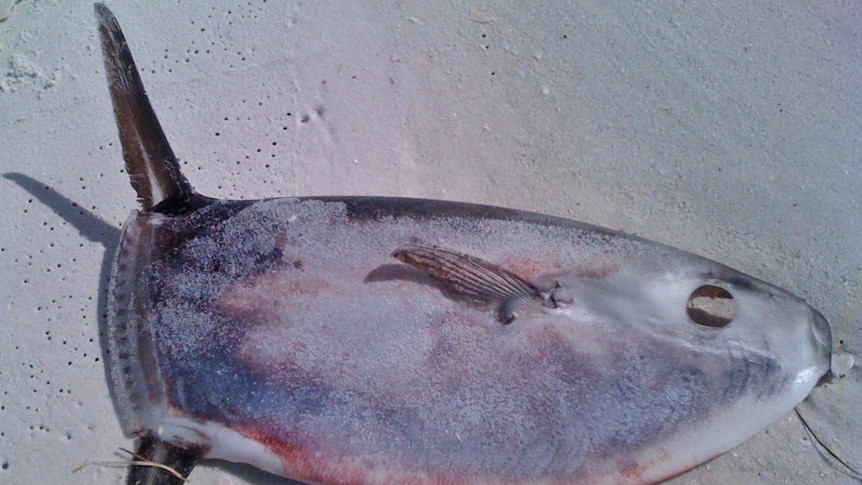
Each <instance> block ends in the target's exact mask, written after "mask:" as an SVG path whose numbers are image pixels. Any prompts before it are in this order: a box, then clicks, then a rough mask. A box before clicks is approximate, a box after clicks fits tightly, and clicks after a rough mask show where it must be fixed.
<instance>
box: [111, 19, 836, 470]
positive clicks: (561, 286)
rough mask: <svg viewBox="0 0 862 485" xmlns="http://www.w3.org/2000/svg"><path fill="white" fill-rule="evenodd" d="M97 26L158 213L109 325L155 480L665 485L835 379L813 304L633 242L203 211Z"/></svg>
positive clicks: (485, 211) (332, 211) (127, 258)
mask: <svg viewBox="0 0 862 485" xmlns="http://www.w3.org/2000/svg"><path fill="white" fill-rule="evenodd" d="M96 14H97V17H98V20H99V34H100V36H101V43H102V50H103V54H104V60H105V68H106V71H107V77H108V85H109V88H110V94H111V99H112V101H113V106H114V113H115V115H116V121H117V125H118V128H119V132H120V139H121V142H122V147H123V155H124V158H125V162H126V169H127V171H128V173H129V176H130V178H131V183H132V186H133V187H134V189H135V191H136V192H137V195H138V200H139V202H140V205H141V209H140V210H136V211H134V212H133V213H132V214H131V216H130V217H129V219H128V220H127V221H126V223H125V224H124V226H123V231H122V236H121V240H120V243H119V248H118V251H117V254H116V259H115V261H114V265H113V270H112V276H111V281H110V290H109V303H108V305H109V312H108V350H109V357H110V358H109V368H110V380H111V384H112V388H113V391H114V396H115V399H116V409H117V411H118V414H119V418H120V422H121V424H122V428H123V430H124V432H125V433H126V434H127V435H129V436H131V437H135V438H139V440H140V445H139V447H138V454H139V455H141V456H139V458H141V459H146V460H152V461H154V462H158V463H164V464H167V465H169V466H171V467H174V468H175V469H176V471H177V472H179V473H187V472H188V471H190V470H191V468H192V467H193V466H194V464H195V463H196V462H197V460H200V459H205V458H214V459H222V460H228V461H232V462H241V463H248V464H251V465H253V466H256V467H259V468H261V469H263V470H266V471H269V472H271V473H274V474H277V475H280V476H284V477H288V478H292V479H295V480H299V481H302V482H307V483H320V484H413V485H425V484H513V485H514V484H518V485H526V484H545V485H551V484H645V483H653V482H656V481H659V480H662V479H664V478H667V477H671V476H673V475H676V474H678V473H681V472H683V471H685V470H688V469H690V468H692V467H694V466H695V465H697V464H699V463H703V462H704V461H706V460H709V459H710V458H712V457H715V456H717V455H719V454H721V453H723V452H725V451H727V450H729V449H731V448H733V447H734V446H736V445H738V444H740V443H741V442H743V441H745V440H746V439H748V438H749V437H751V436H752V435H753V434H755V433H757V432H758V431H760V430H762V429H764V428H765V427H766V426H767V425H769V424H770V423H771V422H772V421H774V420H776V419H777V418H779V417H781V416H782V415H784V414H785V413H787V412H788V411H790V410H792V409H793V408H794V407H795V406H796V405H797V404H798V403H799V402H800V401H802V400H803V399H804V398H805V397H806V396H807V395H808V393H809V392H810V391H811V389H812V387H813V386H814V385H815V384H816V383H817V382H818V379H820V377H821V376H823V375H824V374H825V373H826V372H827V371H828V370H829V365H830V355H831V334H830V329H829V325H828V323H827V322H826V320H825V319H824V318H823V317H822V316H821V315H820V314H819V313H818V312H817V311H816V310H814V309H813V308H811V307H810V306H808V305H807V304H806V303H805V302H804V301H803V300H802V299H800V298H798V297H796V296H794V295H792V294H790V293H788V292H787V291H784V290H782V289H780V288H777V287H775V286H773V285H770V284H768V283H765V282H763V281H760V280H757V279H755V278H753V277H751V276H747V275H745V274H742V273H740V272H737V271H735V270H733V269H731V268H728V267H727V266H724V265H722V264H719V263H716V262H714V261H710V260H708V259H705V258H702V257H699V256H696V255H693V254H690V253H687V252H684V251H680V250H677V249H673V248H670V247H668V246H665V245H662V244H658V243H654V242H650V241H646V240H644V239H640V238H637V237H633V236H630V235H626V234H623V233H620V232H616V231H612V230H609V229H603V228H600V227H596V226H592V225H588V224H584V223H580V222H574V221H570V220H565V219H561V218H557V217H551V216H546V215H540V214H535V213H529V212H522V211H517V210H511V209H503V208H497V207H488V206H482V205H474V204H465V203H456V202H444V201H432V200H418V199H404V198H384V197H295V198H278V199H263V200H218V199H213V198H209V197H205V196H203V195H200V194H198V193H196V192H195V191H194V190H193V189H192V187H191V186H190V184H189V183H188V182H187V180H186V179H185V178H184V177H183V175H182V174H181V172H180V167H179V164H178V162H177V159H176V157H175V156H174V154H173V152H172V150H171V148H170V145H169V143H168V141H167V139H166V137H165V135H164V133H163V131H162V129H161V127H160V125H159V122H158V120H157V118H156V116H155V113H154V112H153V109H152V107H151V106H150V103H149V101H148V99H147V95H146V93H145V91H144V88H143V84H142V82H141V79H140V77H139V74H138V71H137V69H136V67H135V64H134V61H133V59H132V56H131V53H130V51H129V48H128V46H127V44H126V41H125V38H124V37H123V34H122V31H121V30H120V27H119V25H118V23H117V21H116V19H115V18H114V17H113V15H112V14H111V12H110V11H109V10H108V9H107V8H106V7H105V6H104V5H100V4H97V5H96ZM178 480H179V479H178V478H176V477H174V476H173V475H172V474H171V473H169V472H168V471H165V470H163V469H161V468H153V467H133V468H132V469H131V470H130V473H129V482H130V483H138V482H144V481H148V482H147V483H174V482H177V481H178Z"/></svg>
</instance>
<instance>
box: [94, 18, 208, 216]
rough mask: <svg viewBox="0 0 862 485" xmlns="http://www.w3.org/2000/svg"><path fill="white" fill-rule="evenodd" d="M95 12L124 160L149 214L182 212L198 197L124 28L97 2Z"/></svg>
mask: <svg viewBox="0 0 862 485" xmlns="http://www.w3.org/2000/svg"><path fill="white" fill-rule="evenodd" d="M95 10H96V18H97V19H98V21H99V36H100V37H101V41H102V55H103V57H104V61H105V72H106V74H107V77H108V87H109V89H110V92H111V102H112V103H113V105H114V116H115V117H116V119H117V128H118V130H119V132H120V142H121V144H122V146H123V158H124V159H125V162H126V171H127V172H128V173H129V178H130V180H131V183H132V187H133V188H134V189H135V192H137V194H138V202H140V204H141V207H142V208H143V209H144V210H145V211H155V212H165V213H175V212H178V211H179V212H182V209H181V208H184V207H187V206H188V205H189V202H191V201H194V200H195V199H196V198H197V197H199V196H197V197H196V194H195V192H194V189H192V186H191V185H190V184H189V182H188V181H187V180H186V178H185V177H184V176H183V174H182V173H181V172H180V166H179V163H178V161H177V158H176V156H174V152H173V150H171V145H170V143H168V139H167V137H165V133H164V132H163V131H162V126H161V125H160V124H159V120H158V118H157V117H156V113H155V112H154V111H153V107H152V105H150V100H149V99H148V98H147V93H146V91H145V90H144V84H143V82H141V76H140V75H139V74H138V68H137V67H136V66H135V61H134V59H133V58H132V53H131V51H130V50H129V46H128V44H127V43H126V38H125V36H124V35H123V31H122V29H121V28H120V24H119V23H118V22H117V19H116V18H115V17H114V14H112V13H111V11H110V10H109V9H108V7H106V6H105V5H103V4H101V3H97V4H95Z"/></svg>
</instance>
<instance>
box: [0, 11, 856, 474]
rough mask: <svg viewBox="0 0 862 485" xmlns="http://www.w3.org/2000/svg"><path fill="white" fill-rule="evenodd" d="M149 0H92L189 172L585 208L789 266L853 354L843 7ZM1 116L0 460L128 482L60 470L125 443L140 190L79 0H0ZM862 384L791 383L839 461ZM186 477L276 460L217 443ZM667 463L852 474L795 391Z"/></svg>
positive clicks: (751, 263) (848, 39)
mask: <svg viewBox="0 0 862 485" xmlns="http://www.w3.org/2000/svg"><path fill="white" fill-rule="evenodd" d="M154 3H155V4H157V5H158V6H157V7H156V6H144V5H143V2H129V1H114V2H111V3H110V4H109V7H111V8H112V10H113V11H114V13H115V14H116V16H117V17H118V19H119V21H120V23H121V25H122V26H123V28H124V30H125V33H126V36H127V38H128V40H129V42H130V44H131V48H132V51H133V53H134V55H135V58H136V60H137V62H138V65H139V67H140V68H141V70H142V75H143V78H144V82H145V84H146V86H147V89H148V92H149V93H150V96H151V98H152V101H153V103H154V105H155V109H156V111H157V113H158V114H159V116H160V118H161V121H162V124H163V126H164V128H165V131H166V133H167V134H168V137H169V138H170V139H171V142H172V144H173V147H174V150H175V152H176V153H177V155H178V156H180V157H181V158H182V159H183V161H184V169H185V171H186V174H187V176H188V178H189V179H190V180H191V182H192V183H193V184H194V185H195V187H196V188H197V189H198V190H199V191H200V192H201V193H204V194H206V195H210V196H214V197H220V198H258V197H264V196H290V195H317V194H328V195H336V194H337V195H346V194H358V195H394V196H410V197H424V198H442V199H450V200H460V201H469V202H478V203H484V204H493V205H504V206H509V207H515V208H519V209H526V210H531V211H539V212H544V213H550V214H554V215H559V216H563V217H568V218H572V219H578V220H582V221H586V222H590V223H594V224H599V225H603V226H607V227H610V228H613V229H619V230H623V231H626V232H629V233H633V234H637V235H640V236H643V237H646V238H650V239H654V240H657V241H660V242H664V243H668V244H671V245H673V246H677V247H680V248H683V249H687V250H690V251H693V252H696V253H699V254H701V255H704V256H707V257H710V258H712V259H716V260H719V261H722V262H724V263H726V264H729V265H731V266H733V267H735V268H737V269H740V270H742V271H744V272H746V273H750V274H752V275H755V276H757V277H759V278H762V279H765V280H767V281H770V282H772V283H775V284H777V285H779V286H783V287H785V288H787V289H788V290H790V291H792V292H794V293H796V294H798V295H800V296H802V297H804V298H805V299H806V300H808V301H809V302H810V303H811V304H813V305H814V306H816V307H817V308H819V309H820V310H821V311H822V312H823V314H824V315H825V316H826V317H827V318H828V319H829V321H830V322H831V324H832V328H833V335H834V342H835V352H836V354H837V355H838V356H839V360H840V361H842V362H843V365H844V367H845V368H846V367H847V363H848V361H849V360H850V359H851V358H853V357H854V356H858V355H860V353H862V297H860V295H862V250H860V244H859V241H862V207H860V206H862V195H860V194H862V159H860V147H862V94H860V93H862V32H860V29H862V7H860V5H859V4H858V3H855V2H805V1H798V0H792V1H788V2H779V3H763V4H761V3H755V4H751V3H750V2H744V1H730V2H683V1H670V2H650V3H649V5H635V4H632V3H631V2H622V3H619V4H618V5H616V6H606V4H608V2H601V1H596V2H582V3H577V4H568V3H567V2H556V4H554V5H547V6H544V7H537V6H531V5H521V3H522V2H491V1H481V0H477V1H466V2H465V1H460V0H456V1H453V2H447V3H445V4H437V3H427V2H415V1H409V0H408V1H400V2H368V4H358V3H356V2H330V1H322V2H306V3H303V4H297V3H296V2H261V1H259V0H251V1H247V2H229V1H219V0H216V1H211V2H206V3H208V4H209V5H207V6H198V5H190V4H189V3H187V2H182V3H181V2H173V1H159V2H154ZM4 71H5V72H4ZM0 132H2V134H3V136H2V141H0V173H3V174H5V178H4V179H0V187H2V189H0V221H2V228H3V230H2V231H0V274H2V275H3V277H2V280H0V281H2V287H0V299H2V303H3V312H2V318H0V389H2V393H0V463H2V467H0V483H10V484H11V483H16V484H19V483H20V484H23V483H70V484H72V483H81V484H83V483H118V482H119V481H120V480H121V477H122V476H123V474H124V470H122V469H115V468H106V467H100V466H91V467H87V468H84V469H83V470H80V471H78V472H77V473H72V470H73V469H75V468H76V467H78V466H80V465H83V464H85V463H89V462H96V461H111V460H119V458H118V457H117V456H115V450H116V449H117V447H118V446H125V447H130V446H131V442H130V440H128V439H126V438H124V437H123V436H122V433H121V432H120V429H119V425H118V422H117V419H116V417H115V413H114V409H113V407H112V404H111V400H110V397H109V394H108V389H107V385H106V379H105V374H104V368H103V358H102V351H101V348H100V338H99V329H100V326H103V325H104V321H103V319H102V314H103V313H104V295H103V293H102V292H103V291H104V285H105V281H106V277H107V271H108V269H107V268H108V264H109V259H110V258H111V257H112V254H113V251H114V250H115V248H116V244H117V238H118V227H119V225H120V223H121V222H122V221H124V220H125V218H126V217H127V215H128V213H129V211H130V210H131V209H133V208H134V207H135V206H136V204H135V199H134V193H133V191H132V190H131V188H130V186H129V183H128V180H127V177H126V174H125V173H124V172H123V171H122V155H121V152H120V148H119V143H118V140H117V133H116V128H115V125H114V121H113V115H112V111H111V108H110V103H109V98H108V91H107V87H106V83H105V77H104V72H103V67H102V61H101V53H100V49H99V42H98V39H97V35H96V22H95V19H94V17H93V9H92V5H91V4H90V3H88V2H66V1H60V0H46V1H39V2H36V1H32V0H17V1H15V0H0ZM860 381H862V371H860V370H859V367H854V368H851V369H850V370H849V371H847V375H846V376H845V377H843V378H839V379H836V380H835V381H834V382H833V383H832V384H831V385H829V386H826V387H821V388H818V389H816V390H815V391H814V392H813V393H812V396H811V397H810V398H809V400H808V401H806V402H805V403H803V405H801V406H800V409H801V411H802V413H803V415H804V416H805V417H806V418H807V419H808V420H809V423H810V424H811V426H812V427H813V428H814V429H815V431H816V432H817V433H818V435H819V436H820V437H821V439H823V441H824V442H826V443H827V444H828V445H829V446H830V447H831V448H832V449H833V450H834V451H835V452H836V453H838V454H839V455H841V456H842V457H843V458H845V459H846V460H847V461H848V462H850V463H852V464H855V466H856V467H857V468H860V467H862V441H860V440H859V436H862V418H860V416H862V413H860V409H862V387H860ZM732 425H733V424H732V423H728V426H732ZM704 439H708V437H704ZM192 479H193V480H194V481H195V482H196V483H225V484H226V483H275V479H274V478H273V477H271V476H269V475H265V474H262V473H260V472H257V471H255V470H252V469H250V468H248V467H242V466H235V465H227V464H221V463H212V464H209V465H207V466H203V467H199V468H198V469H197V470H196V471H195V472H194V474H193V475H192ZM671 483H674V484H726V483H749V484H757V483H762V484H774V483H793V484H800V483H856V482H854V481H853V480H852V479H850V478H848V477H846V476H845V475H843V474H841V473H840V472H839V471H837V470H836V469H835V468H834V467H832V466H830V465H829V464H828V463H827V461H825V460H824V459H823V458H821V457H820V455H819V454H818V452H817V451H816V449H815V447H814V446H813V445H812V443H811V440H810V438H808V436H807V435H806V432H805V431H804V429H803V427H802V425H801V424H800V422H799V420H798V419H797V418H796V417H795V416H794V415H793V414H790V415H788V416H786V417H785V418H782V419H781V420H779V421H778V422H776V423H774V424H773V425H771V426H770V427H769V428H768V429H767V430H766V431H764V432H762V433H760V434H758V435H757V436H755V437H754V438H753V439H751V440H750V441H748V442H746V443H745V444H743V445H742V446H740V447H738V448H736V449H734V450H732V451H731V452H729V453H727V454H725V455H724V456H721V457H719V458H718V459H716V460H714V461H712V462H710V463H708V464H706V465H704V466H701V467H699V468H697V469H695V470H692V471H691V472H689V473H687V474H685V475H682V476H680V477H678V478H676V479H674V480H672V481H671Z"/></svg>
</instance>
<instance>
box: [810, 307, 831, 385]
mask: <svg viewBox="0 0 862 485" xmlns="http://www.w3.org/2000/svg"><path fill="white" fill-rule="evenodd" d="M811 335H812V337H813V340H814V344H815V355H816V356H817V358H818V361H819V362H824V363H825V364H824V373H825V374H826V375H829V374H830V368H831V362H832V329H831V328H830V327H829V322H828V321H827V320H826V317H824V316H823V314H821V313H820V312H818V311H817V310H815V309H813V308H812V309H811Z"/></svg>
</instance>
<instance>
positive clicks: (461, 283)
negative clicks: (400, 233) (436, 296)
mask: <svg viewBox="0 0 862 485" xmlns="http://www.w3.org/2000/svg"><path fill="white" fill-rule="evenodd" d="M392 256H394V257H395V258H397V259H398V260H399V261H401V262H402V263H406V264H409V265H411V266H413V267H415V268H417V269H419V270H421V271H423V272H424V273H426V274H427V275H428V276H430V277H432V278H434V279H435V280H437V281H439V282H441V283H443V284H444V285H445V287H446V288H447V289H448V290H450V291H452V292H453V293H455V294H459V295H462V296H467V297H469V298H472V299H474V300H478V301H482V302H486V303H496V304H497V305H499V307H498V313H497V317H498V319H499V320H500V321H501V322H503V323H504V324H507V323H510V322H511V321H512V320H513V319H514V318H515V317H516V316H517V308H518V306H519V303H527V302H534V301H536V302H540V303H541V304H543V305H544V306H553V303H552V302H551V301H550V300H549V296H548V295H547V294H546V293H543V292H541V291H540V290H539V289H538V288H536V286H535V285H533V284H532V283H530V282H528V281H526V280H525V279H523V278H521V277H520V276H518V275H516V274H514V273H512V272H511V271H508V270H506V269H504V268H501V267H500V266H497V265H494V264H492V263H489V262H487V261H485V260H482V259H479V258H477V257H475V256H470V255H468V254H463V253H458V252H455V251H450V250H447V249H440V248H436V247H424V246H413V247H410V248H406V249H398V250H396V251H394V252H393V253H392Z"/></svg>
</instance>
